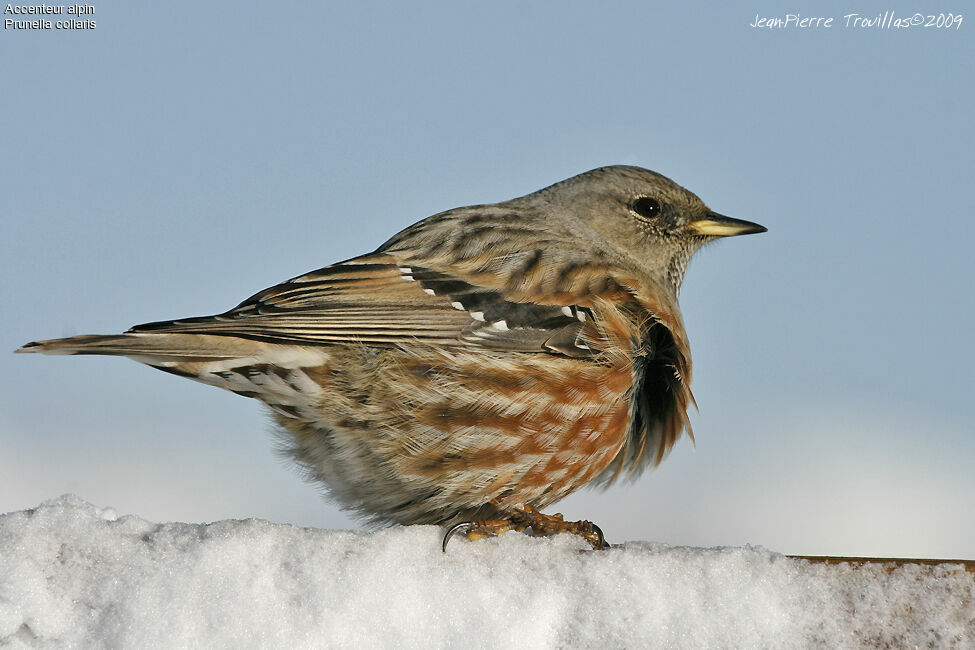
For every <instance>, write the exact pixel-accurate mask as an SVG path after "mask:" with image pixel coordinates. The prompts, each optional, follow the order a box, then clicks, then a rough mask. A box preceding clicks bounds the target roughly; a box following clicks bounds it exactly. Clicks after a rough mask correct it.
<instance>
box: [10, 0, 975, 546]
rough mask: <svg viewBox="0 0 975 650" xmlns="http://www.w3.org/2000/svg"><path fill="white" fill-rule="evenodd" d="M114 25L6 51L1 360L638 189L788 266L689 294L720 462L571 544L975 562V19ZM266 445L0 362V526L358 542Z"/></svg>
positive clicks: (119, 6) (60, 367) (480, 13)
mask: <svg viewBox="0 0 975 650" xmlns="http://www.w3.org/2000/svg"><path fill="white" fill-rule="evenodd" d="M92 4H94V6H95V8H96V13H95V14H94V15H93V16H90V17H89V18H92V19H94V20H96V24H97V27H96V28H95V29H94V30H78V31H74V32H64V31H55V30H52V31H49V32H47V31H41V32H38V31H32V32H27V31H16V32H15V31H12V30H5V31H3V32H2V33H0V58H2V60H3V68H2V75H3V90H2V93H0V114H2V119H3V136H2V141H0V142H2V144H0V148H2V152H3V153H2V155H0V178H2V192H0V271H2V272H0V297H2V299H3V304H4V305H5V310H4V312H5V313H4V318H3V327H2V329H0V338H2V340H0V349H6V350H13V349H14V348H16V347H18V346H19V345H21V344H22V343H24V342H26V341H29V340H33V339H37V338H52V337H58V336H67V335H72V334H81V333H111V332H118V331H122V330H124V329H126V328H127V327H129V326H130V325H133V324H136V323H141V322H147V321H153V320H160V319H166V318H174V317H182V316H192V315H202V314H210V313H215V312H218V311H222V310H225V309H227V308H229V307H231V306H233V305H234V304H236V303H237V302H239V301H240V300H242V299H243V298H246V297H247V296H249V295H251V294H252V293H254V292H256V291H257V290H259V289H262V288H264V287H266V286H269V285H271V284H273V283H276V282H278V281H281V280H283V279H286V278H288V277H292V276H295V275H298V274H300V273H303V272H305V271H308V270H310V269H313V268H317V267H320V266H324V265H326V264H328V263H331V262H334V261H338V260H340V259H344V258H347V257H350V256H352V255H355V254H359V253H363V252H367V251H369V250H372V249H373V248H375V247H376V246H377V245H378V244H380V243H381V242H382V241H384V240H385V239H386V238H387V237H388V236H389V235H391V234H393V233H394V232H396V231H398V230H399V229H401V228H402V227H404V226H406V225H408V224H410V223H412V222H414V221H416V220H418V219H420V218H422V217H425V216H427V215H429V214H433V213H435V212H438V211H440V210H443V209H447V208H450V207H455V206H459V205H466V204H471V203H481V202H493V201H499V200H504V199H508V198H512V197H514V196H518V195H521V194H525V193H528V192H530V191H533V190H535V189H538V188H540V187H542V186H544V185H547V184H550V183H552V182H555V181H557V180H561V179H563V178H566V177H568V176H571V175H573V174H576V173H579V172H582V171H585V170H587V169H591V168H593V167H597V166H600V165H606V164H616V163H626V164H637V165H641V166H645V167H648V168H651V169H654V170H656V171H659V172H661V173H663V174H665V175H667V176H670V177H671V178H673V179H674V180H676V181H677V182H679V183H681V184H683V185H685V186H686V187H688V188H689V189H691V190H692V191H694V192H695V193H697V194H698V195H699V196H701V197H702V198H703V199H704V200H705V202H707V203H708V204H709V205H710V206H711V207H712V208H713V209H715V210H717V211H719V212H722V213H724V214H728V215H731V216H735V217H739V218H743V219H749V220H753V221H757V222H759V223H762V224H764V225H765V226H767V227H768V228H769V232H768V233H767V234H764V235H760V236H754V237H747V238H741V239H734V240H728V241H722V242H719V243H716V244H714V245H712V246H710V247H708V248H706V249H705V250H704V251H702V252H701V253H699V254H698V255H697V257H696V258H695V259H694V260H693V261H692V263H691V267H690V269H689V271H688V273H687V276H686V280H685V284H684V289H683V292H682V296H681V304H682V307H683V311H684V317H685V320H686V323H687V328H688V331H689V334H690V339H691V345H692V349H693V352H694V360H695V382H694V390H695V395H696V397H697V401H698V403H699V405H700V413H699V414H694V416H693V418H692V420H693V422H694V427H695V432H696V435H697V446H696V449H695V448H694V447H692V445H691V444H690V442H689V441H688V440H686V439H685V440H683V441H682V442H681V443H679V444H678V447H677V449H676V450H675V451H674V453H673V454H672V455H671V457H670V458H669V459H668V460H666V461H665V462H664V464H663V465H662V466H661V467H660V468H659V469H658V470H657V471H655V472H652V473H648V474H646V475H644V477H642V478H641V479H640V480H639V481H638V482H637V483H635V484H634V485H630V486H625V487H614V488H611V489H610V491H608V492H605V493H600V492H584V493H580V494H579V495H574V496H573V497H570V498H569V499H568V500H566V501H565V502H563V503H562V504H561V505H560V507H559V509H561V510H562V511H563V512H565V513H566V515H567V516H574V517H587V518H591V519H593V520H595V521H597V522H598V523H599V524H600V525H601V526H602V527H603V529H604V530H605V531H606V534H607V537H608V538H609V539H610V540H611V541H622V540H625V539H651V540H656V541H666V542H670V543H676V544H694V545H707V546H714V545H733V544H745V543H751V544H760V545H764V546H767V547H769V548H771V549H773V550H778V551H783V552H797V553H837V554H873V555H916V556H941V557H944V556H964V557H968V558H972V557H975V517H972V516H971V512H972V503H975V472H973V471H972V469H971V468H972V467H973V464H975V425H973V424H972V423H973V422H975V405H973V403H975V401H973V400H972V398H971V390H972V385H973V383H975V382H973V380H975V371H973V367H975V366H973V364H975V345H973V343H972V338H971V331H972V321H973V317H975V300H973V297H972V295H973V294H972V290H971V287H970V277H971V275H972V262H971V254H970V250H969V249H970V246H971V238H972V235H973V234H975V226H973V217H975V196H973V189H972V177H973V172H975V164H973V155H972V151H973V144H975V138H973V134H975V127H973V123H972V119H971V115H972V114H973V112H975V87H973V85H972V83H971V80H972V79H973V78H975V46H973V39H972V33H973V32H972V29H973V28H975V16H973V17H972V18H970V20H971V25H968V24H965V23H964V22H963V23H962V26H961V28H960V29H958V30H951V31H947V30H937V29H923V28H917V29H915V28H911V29H908V30H898V31H882V30H877V29H869V30H863V29H846V28H842V27H840V26H838V25H836V26H834V27H833V28H831V29H819V30H810V29H806V30H798V29H780V30H767V29H753V28H750V27H749V26H748V24H749V23H750V22H752V21H753V20H754V17H755V14H756V13H759V14H761V15H762V16H784V15H785V14H786V12H787V11H791V12H796V11H798V12H799V13H801V14H804V15H805V14H808V15H821V14H825V15H833V16H835V17H836V19H837V23H839V22H842V16H843V15H845V14H848V13H851V12H854V11H856V12H859V13H862V14H866V15H874V14H876V13H879V12H883V11H891V10H893V11H896V12H897V13H898V14H901V15H904V16H907V15H910V14H911V13H913V11H914V10H915V7H914V6H912V5H908V4H904V3H897V2H895V3H894V4H889V3H888V4H882V3H878V2H866V3H858V4H856V6H853V5H849V6H842V5H836V7H837V8H836V9H835V10H833V9H829V10H822V9H821V8H818V7H817V5H818V4H820V3H807V6H796V5H789V6H786V5H784V4H781V3H776V2H769V3H765V4H761V5H756V6H749V7H747V8H735V7H729V6H718V5H715V6H696V7H695V6H691V5H690V4H685V5H683V6H680V7H676V6H675V7H660V6H654V4H653V3H624V2H619V3H601V4H600V5H599V6H598V7H596V6H595V5H590V4H585V5H584V4H582V3H531V4H530V5H529V4H526V3H504V2H502V3H480V4H477V5H474V4H458V3H427V4H425V5H424V6H423V7H406V6H394V5H386V4H381V3H342V4H338V3H335V4H328V3H285V4H278V5H275V6H274V8H273V10H272V8H271V7H270V6H269V5H267V4H261V3H248V2H235V3H218V2H214V3H205V4H200V3H189V2H172V3H166V4H165V5H160V4H158V3H154V4H150V3H122V2H95V3H92ZM833 4H835V3H833ZM936 9H937V11H938V12H942V11H943V12H946V13H947V12H951V11H954V12H955V13H957V12H958V10H960V9H963V8H962V7H957V6H947V5H946V6H944V7H937V8H936ZM268 432H269V425H268V424H267V420H266V419H265V418H264V416H263V414H262V413H261V409H260V407H259V405H258V404H257V403H255V402H253V401H250V400H246V399H243V398H240V397H238V396H235V395H232V394H230V393H223V392H221V391H218V390H215V389H212V388H210V387H206V386H202V385H198V384H194V383H192V382H188V381H181V380H179V379H178V378H175V377H172V376H168V375H165V374H163V373H159V372H154V371H151V370H150V369H147V368H144V367H141V366H139V365H138V364H135V363H133V362H131V361H127V360H124V359H99V358H92V357H85V358H41V357H35V356H16V357H15V356H13V355H8V356H7V357H6V358H3V357H2V356H0V476H2V477H3V478H0V511H7V510H18V509H23V508H27V507H30V506H33V505H36V504H37V503H39V502H41V501H42V500H44V499H47V498H51V497H55V496H57V495H59V494H62V493H64V492H74V493H77V494H79V495H80V496H82V497H83V498H86V499H88V500H90V501H92V502H94V503H96V504H98V505H103V506H113V507H115V508H117V509H118V510H119V511H120V512H132V513H137V514H139V515H141V516H144V517H146V518H149V519H156V520H181V521H211V520H215V519H221V518H227V517H236V518H246V517H263V518H268V519H271V520H274V521H283V522H292V523H295V524H299V525H311V526H323V527H348V526H354V525H355V522H353V521H351V520H349V519H347V518H346V517H345V516H344V515H343V514H341V513H340V512H338V511H337V510H336V509H335V508H334V507H332V506H330V505H329V504H327V503H325V502H324V501H322V500H321V498H320V497H319V494H318V493H317V491H316V489H315V488H314V487H313V486H310V485H308V484H305V483H303V481H302V480H301V479H300V478H299V475H298V473H297V472H295V471H293V469H291V468H289V467H288V466H287V464H286V463H284V461H282V460H280V459H279V458H278V457H276V456H275V455H274V453H273V441H272V438H271V436H270V435H269V433H268Z"/></svg>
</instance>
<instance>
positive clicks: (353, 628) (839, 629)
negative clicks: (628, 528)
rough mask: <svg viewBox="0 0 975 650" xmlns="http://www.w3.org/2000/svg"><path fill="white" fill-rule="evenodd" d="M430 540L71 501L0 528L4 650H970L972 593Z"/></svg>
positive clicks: (845, 573)
mask: <svg viewBox="0 0 975 650" xmlns="http://www.w3.org/2000/svg"><path fill="white" fill-rule="evenodd" d="M441 534H442V533H441V530H440V529H439V528H436V527H432V526H416V527H410V528H394V529H387V530H380V531H378V532H373V533H360V532H347V531H326V530H314V529H306V528H297V527H293V526H286V525H279V524H272V523H268V522H266V521H259V520H247V521H221V522H216V523H213V524H208V525H199V524H179V523H170V524H155V523H151V522H148V521H144V520H142V519H139V518H138V517H134V516H125V517H117V516H116V515H115V513H114V512H113V511H112V510H110V509H101V508H97V507H95V506H93V505H90V504H88V503H85V502H84V501H82V500H80V499H78V498H77V497H70V496H68V497H62V498H60V499H56V500H53V501H49V502H46V503H44V504H42V505H41V506H39V507H37V508H35V509H32V510H26V511H22V512H14V513H10V514H6V515H3V516H2V517H0V645H7V644H9V645H11V646H12V647H18V646H22V645H23V646H86V647H90V646H108V647H129V648H134V647H157V648H158V647H166V648H170V647H187V646H196V647H200V646H206V647H225V648H229V647H235V648H236V647H350V646H355V647H374V646H383V647H392V646H396V647H421V646H422V647H446V646H451V647H456V646H460V647H489V646H490V647H504V646H507V645H514V646H517V647H530V648H545V647H565V646H581V647H594V646H600V647H611V648H613V647H630V648H636V647H663V646H666V647H686V648H700V647H728V646H744V647H759V646H761V647H786V648H788V647H808V646H810V645H814V646H815V645H821V646H828V647H850V646H858V645H863V644H865V645H868V646H885V645H887V646H894V647H905V646H914V645H919V646H929V645H931V646H937V647H943V646H951V645H960V646H966V647H971V646H970V645H969V644H972V645H975V575H973V574H970V573H965V572H964V571H963V570H961V569H960V568H959V567H958V566H957V565H956V566H950V565H942V566H937V567H923V566H917V565H909V566H903V567H900V568H897V569H895V570H892V571H888V570H885V569H884V568H883V567H880V566H868V567H863V568H860V569H854V568H851V567H850V566H849V565H838V566H825V565H821V564H811V563H808V562H805V561H799V560H791V559H788V558H785V557H783V556H781V555H777V554H775V553H772V552H769V551H767V550H764V549H761V548H713V549H701V548H681V547H672V546H666V545H663V544H651V543H645V542H630V543H627V544H625V545H623V546H622V547H619V548H613V549H611V550H609V551H604V552H580V551H581V549H583V548H585V545H584V544H583V543H581V542H580V541H579V540H576V539H573V538H571V537H568V536H561V537H558V538H555V539H539V538H530V537H527V536H525V535H521V534H517V533H509V534H507V535H504V536H502V537H500V538H495V539H488V540H482V541H478V542H469V541H467V540H466V539H463V538H459V539H455V540H453V541H452V542H451V545H450V547H449V548H448V552H447V553H446V554H443V553H441V552H440V537H441Z"/></svg>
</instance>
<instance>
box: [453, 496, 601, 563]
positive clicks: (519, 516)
mask: <svg viewBox="0 0 975 650" xmlns="http://www.w3.org/2000/svg"><path fill="white" fill-rule="evenodd" d="M529 528H531V531H532V535H544V536H546V537H547V536H550V535H557V534H559V533H572V534H573V535H578V536H579V537H581V538H583V539H584V540H586V541H587V542H589V545H590V546H592V547H593V548H594V549H596V550H600V549H606V548H609V544H607V543H606V539H605V538H604V537H603V531H602V530H600V528H599V526H597V525H596V524H594V523H592V522H591V521H585V520H583V521H565V520H564V519H563V517H562V514H561V513H556V514H554V515H546V514H543V513H541V512H539V511H537V510H535V509H534V508H532V507H531V506H528V505H522V506H517V507H516V508H515V512H514V513H512V515H511V516H510V517H509V518H508V519H490V520H486V521H468V522H464V523H460V524H456V525H454V526H451V527H450V529H449V530H448V531H447V533H446V534H445V535H444V538H443V551H444V552H445V553H446V552H447V542H449V541H450V538H451V537H453V535H454V534H455V533H457V532H458V531H460V530H463V531H464V535H465V536H466V537H467V539H469V540H478V539H483V538H484V537H491V536H494V535H500V534H501V533H506V532H508V531H509V530H517V531H519V532H521V531H524V530H527V529H529Z"/></svg>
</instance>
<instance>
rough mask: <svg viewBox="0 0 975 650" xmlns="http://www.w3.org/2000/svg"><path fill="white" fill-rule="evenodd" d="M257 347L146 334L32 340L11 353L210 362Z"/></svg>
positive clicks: (229, 340)
mask: <svg viewBox="0 0 975 650" xmlns="http://www.w3.org/2000/svg"><path fill="white" fill-rule="evenodd" d="M260 346H261V344H260V343H259V342H257V341H251V340H248V339H241V338H236V337H231V336H212V335H200V334H163V333H148V332H147V333H132V334H128V333H127V334H86V335H82V336H71V337H68V338H65V339H49V340H47V341H33V342H31V343H27V344H26V345H24V346H23V347H21V348H19V349H17V350H15V352H18V353H28V352H39V353H41V354H103V355H111V356H123V357H148V358H152V359H180V360H193V361H208V360H209V361H214V360H218V359H233V358H238V357H242V356H243V357H246V356H252V355H256V354H258V353H259V350H260ZM139 360H141V359H139Z"/></svg>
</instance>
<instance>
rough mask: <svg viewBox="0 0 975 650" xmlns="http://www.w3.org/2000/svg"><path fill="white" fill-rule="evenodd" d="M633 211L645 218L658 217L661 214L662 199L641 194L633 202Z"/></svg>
mask: <svg viewBox="0 0 975 650" xmlns="http://www.w3.org/2000/svg"><path fill="white" fill-rule="evenodd" d="M633 211H634V212H636V213H637V214H638V215H640V216H641V217H643V218H645V219H656V218H657V217H658V216H660V201H658V200H657V199H653V198H650V197H649V196H641V197H640V198H638V199H637V200H636V201H634V202H633Z"/></svg>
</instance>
